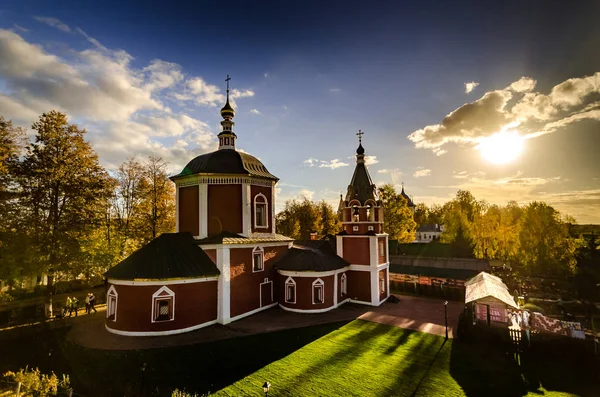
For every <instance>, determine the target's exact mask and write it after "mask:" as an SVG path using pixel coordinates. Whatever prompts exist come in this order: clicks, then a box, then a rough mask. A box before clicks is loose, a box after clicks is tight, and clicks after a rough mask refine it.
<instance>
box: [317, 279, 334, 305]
mask: <svg viewBox="0 0 600 397" xmlns="http://www.w3.org/2000/svg"><path fill="white" fill-rule="evenodd" d="M334 278H336V279H337V277H334ZM319 289H320V290H321V292H320V295H321V296H320V297H321V302H317V301H315V295H316V294H315V292H317V291H318V290H319ZM311 291H312V304H313V305H322V304H323V303H325V283H324V282H323V280H321V279H320V278H318V279H316V280H315V281H313V283H312V289H311ZM333 306H335V303H334V305H333Z"/></svg>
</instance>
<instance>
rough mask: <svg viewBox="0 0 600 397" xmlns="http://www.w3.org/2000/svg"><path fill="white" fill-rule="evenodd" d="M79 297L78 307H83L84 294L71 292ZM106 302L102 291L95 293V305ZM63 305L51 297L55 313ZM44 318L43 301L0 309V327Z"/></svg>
mask: <svg viewBox="0 0 600 397" xmlns="http://www.w3.org/2000/svg"><path fill="white" fill-rule="evenodd" d="M73 295H74V296H77V297H78V298H79V308H80V309H81V308H83V307H85V302H84V299H85V296H83V297H80V296H79V295H80V294H73ZM103 303H106V294H105V293H104V292H102V293H99V294H96V305H100V304H103ZM64 306H65V302H63V301H57V299H53V302H52V309H53V312H54V313H55V314H56V313H58V312H59V311H60V309H61V308H63V307H64ZM44 319H45V311H44V303H35V304H31V305H27V306H22V307H15V308H9V309H6V310H2V311H0V328H4V327H10V326H14V325H20V324H28V323H32V322H37V321H43V320H44Z"/></svg>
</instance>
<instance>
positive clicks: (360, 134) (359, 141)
mask: <svg viewBox="0 0 600 397" xmlns="http://www.w3.org/2000/svg"><path fill="white" fill-rule="evenodd" d="M364 134H365V133H364V132H362V131H361V130H358V133H356V135H358V143H359V144H362V136H363V135H364Z"/></svg>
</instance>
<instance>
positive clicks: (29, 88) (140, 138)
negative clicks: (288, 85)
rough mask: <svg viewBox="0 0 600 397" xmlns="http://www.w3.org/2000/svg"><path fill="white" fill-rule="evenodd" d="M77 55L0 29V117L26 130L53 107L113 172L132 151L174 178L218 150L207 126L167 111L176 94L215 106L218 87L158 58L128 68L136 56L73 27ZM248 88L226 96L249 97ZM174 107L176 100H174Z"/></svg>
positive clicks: (220, 97) (180, 112) (179, 111)
mask: <svg viewBox="0 0 600 397" xmlns="http://www.w3.org/2000/svg"><path fill="white" fill-rule="evenodd" d="M76 32H77V33H79V35H80V36H81V37H82V38H83V39H85V42H84V44H87V47H84V49H82V50H75V49H69V51H61V54H62V56H58V55H56V54H55V53H52V52H51V51H50V50H46V49H44V48H43V47H42V46H40V45H37V44H36V43H31V42H28V41H26V40H25V39H24V38H23V37H22V36H20V35H19V34H17V33H15V32H13V31H10V30H6V29H0V59H2V62H0V80H1V81H2V85H0V114H2V115H3V116H4V117H6V118H8V119H11V120H13V122H15V124H17V125H21V126H25V127H27V126H30V125H31V123H32V122H33V121H35V120H36V119H37V118H38V116H39V115H40V114H42V113H43V112H47V111H48V110H51V109H56V110H58V111H62V112H65V113H66V114H67V115H68V116H69V119H70V120H71V122H75V123H77V124H78V125H79V126H81V127H83V128H86V130H87V131H88V134H87V136H86V138H87V139H88V140H89V141H90V142H91V143H92V146H93V148H94V150H95V151H96V152H97V153H98V155H99V158H100V160H101V162H102V163H103V165H105V166H107V167H116V166H118V165H119V164H120V163H121V162H122V161H124V160H125V159H126V158H128V157H130V156H131V155H132V152H133V153H136V154H139V155H140V156H147V155H150V154H153V155H157V156H161V157H163V159H164V160H165V161H168V162H170V163H171V168H170V171H176V172H179V171H180V170H181V168H182V167H183V166H184V165H185V164H186V163H187V162H188V161H189V160H190V159H192V158H194V157H195V156H197V155H199V154H202V153H205V152H207V151H210V150H215V149H216V144H217V140H216V134H215V133H214V132H212V131H211V128H210V127H209V125H208V124H207V123H205V122H204V121H201V120H199V119H197V118H195V117H193V116H191V115H190V114H188V113H186V112H185V111H183V109H180V108H179V107H176V108H175V109H173V107H172V106H169V101H174V100H176V99H177V98H176V96H177V95H180V94H181V95H188V96H189V97H190V99H189V100H191V101H195V102H198V103H200V104H204V105H205V106H215V105H216V104H217V103H219V101H221V102H220V104H222V103H223V102H224V99H225V98H224V96H223V95H222V94H221V93H220V91H219V89H218V88H217V87H216V86H214V85H211V84H209V83H207V82H206V81H205V80H204V79H203V78H202V77H200V76H187V75H186V74H185V73H184V71H183V70H182V68H181V66H180V65H178V64H176V63H172V62H167V61H164V60H160V59H154V60H152V61H150V62H149V63H147V64H141V65H139V64H138V65H137V66H136V67H134V66H133V65H132V62H133V59H134V57H133V56H132V55H131V54H129V53H128V52H126V51H124V50H112V49H109V48H106V47H105V46H103V45H102V44H101V43H100V42H99V41H98V40H96V39H94V38H93V37H91V36H89V35H87V34H86V33H85V32H84V31H83V30H81V29H79V28H77V29H76ZM253 95H254V92H253V91H251V90H249V89H240V90H234V91H233V92H232V96H235V97H237V98H246V97H250V96H253ZM178 103H179V102H178Z"/></svg>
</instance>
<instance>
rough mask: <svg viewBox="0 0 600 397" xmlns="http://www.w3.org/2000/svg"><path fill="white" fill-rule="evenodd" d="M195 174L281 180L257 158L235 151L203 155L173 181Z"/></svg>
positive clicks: (187, 166) (223, 150) (173, 177)
mask: <svg viewBox="0 0 600 397" xmlns="http://www.w3.org/2000/svg"><path fill="white" fill-rule="evenodd" d="M194 174H229V175H231V174H237V175H248V176H255V177H259V178H266V179H271V180H275V181H278V180H279V178H277V177H276V176H275V175H273V174H271V173H270V172H269V170H267V167H265V166H264V164H263V163H261V162H260V160H258V159H257V158H256V157H254V156H252V155H250V154H248V153H242V152H238V151H237V150H233V149H222V150H217V151H215V152H211V153H206V154H202V155H200V156H198V157H196V158H194V159H193V160H192V161H190V162H189V163H188V164H187V165H186V166H185V167H184V168H183V170H182V171H181V172H180V173H179V174H177V175H174V176H172V177H171V180H174V179H176V178H179V177H183V176H187V175H194Z"/></svg>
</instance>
